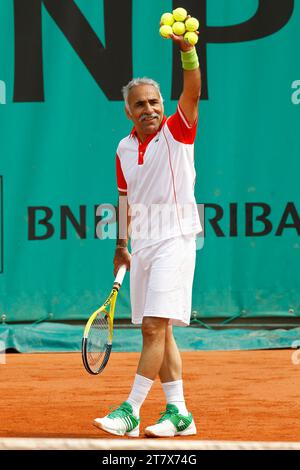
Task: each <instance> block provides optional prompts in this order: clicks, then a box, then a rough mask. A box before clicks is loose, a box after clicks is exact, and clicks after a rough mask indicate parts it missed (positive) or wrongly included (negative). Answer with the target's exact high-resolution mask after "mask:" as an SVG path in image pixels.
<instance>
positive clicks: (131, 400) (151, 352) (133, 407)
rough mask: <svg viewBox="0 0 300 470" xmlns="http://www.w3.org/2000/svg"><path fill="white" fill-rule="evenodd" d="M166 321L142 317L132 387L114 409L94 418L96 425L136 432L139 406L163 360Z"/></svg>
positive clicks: (125, 431)
mask: <svg viewBox="0 0 300 470" xmlns="http://www.w3.org/2000/svg"><path fill="white" fill-rule="evenodd" d="M168 321H169V320H168V319H167V318H156V317H144V318H143V323H142V335H143V348H142V352H141V356H140V360H139V364H138V368H137V374H136V376H135V379H134V383H133V387H132V390H131V392H130V395H129V397H128V399H127V400H126V402H123V403H122V404H121V406H120V407H119V408H118V409H117V410H115V411H113V412H112V413H110V414H109V415H107V416H105V417H104V418H96V419H95V420H94V424H95V425H96V426H97V427H99V428H100V429H103V430H104V431H107V432H110V433H112V434H118V435H124V434H127V435H129V436H132V437H137V436H138V435H139V410H140V407H141V405H142V404H143V402H144V400H145V399H146V397H147V395H148V392H149V390H150V388H151V386H152V384H153V381H154V379H155V377H156V376H157V375H158V373H159V370H160V368H161V365H162V362H163V358H164V351H165V341H166V329H167V325H168Z"/></svg>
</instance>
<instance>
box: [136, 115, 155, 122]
mask: <svg viewBox="0 0 300 470" xmlns="http://www.w3.org/2000/svg"><path fill="white" fill-rule="evenodd" d="M152 118H159V114H157V113H151V114H142V115H141V117H140V118H139V121H140V122H143V121H145V119H152Z"/></svg>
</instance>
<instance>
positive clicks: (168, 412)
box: [158, 407, 177, 423]
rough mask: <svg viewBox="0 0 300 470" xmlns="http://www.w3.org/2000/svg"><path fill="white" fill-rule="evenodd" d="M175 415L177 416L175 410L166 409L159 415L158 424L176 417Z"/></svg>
mask: <svg viewBox="0 0 300 470" xmlns="http://www.w3.org/2000/svg"><path fill="white" fill-rule="evenodd" d="M176 414H177V411H176V410H174V409H173V408H168V407H167V408H166V410H165V411H163V412H162V413H160V415H161V417H160V418H159V420H158V423H161V422H162V421H165V420H166V419H169V418H171V416H173V415H176Z"/></svg>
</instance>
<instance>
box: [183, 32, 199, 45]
mask: <svg viewBox="0 0 300 470" xmlns="http://www.w3.org/2000/svg"><path fill="white" fill-rule="evenodd" d="M184 39H185V40H186V41H187V42H188V43H189V44H190V45H191V46H194V45H195V44H197V42H198V35H197V34H196V33H193V32H190V31H188V32H187V33H185V35H184Z"/></svg>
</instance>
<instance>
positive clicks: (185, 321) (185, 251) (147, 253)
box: [130, 235, 196, 326]
mask: <svg viewBox="0 0 300 470" xmlns="http://www.w3.org/2000/svg"><path fill="white" fill-rule="evenodd" d="M195 260H196V239H195V235H185V236H179V237H174V238H170V239H168V240H164V241H162V242H159V243H156V244H155V245H152V246H150V247H146V248H144V249H142V250H140V251H138V252H136V253H134V254H133V255H132V258H131V266H130V299H131V309H132V323H135V324H141V323H142V320H143V317H146V316H147V317H160V318H169V319H170V321H169V323H170V324H173V325H177V326H187V325H189V323H190V316H191V308H192V287H193V279H194V271H195Z"/></svg>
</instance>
